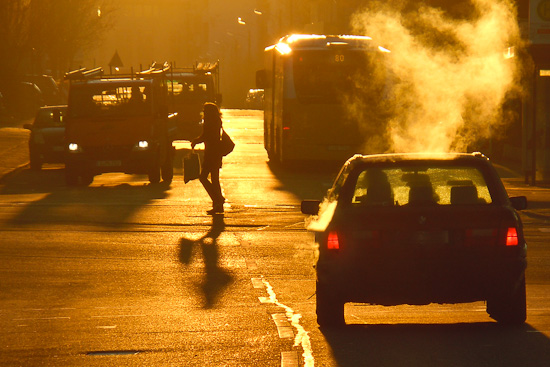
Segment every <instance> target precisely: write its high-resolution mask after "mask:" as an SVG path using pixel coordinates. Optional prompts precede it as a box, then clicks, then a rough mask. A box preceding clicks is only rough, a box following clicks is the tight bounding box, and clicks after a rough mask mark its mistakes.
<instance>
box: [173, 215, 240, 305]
mask: <svg viewBox="0 0 550 367" xmlns="http://www.w3.org/2000/svg"><path fill="white" fill-rule="evenodd" d="M224 230H225V223H224V217H223V214H215V215H213V216H212V227H211V228H210V230H209V231H208V232H207V233H206V234H205V235H204V236H202V237H201V238H200V239H198V240H191V239H188V238H185V237H183V238H181V239H180V253H179V260H180V262H181V263H182V264H184V265H189V264H190V263H191V260H192V258H193V252H194V251H193V249H194V248H195V247H196V246H195V245H197V246H199V247H200V249H201V251H202V256H203V260H204V268H205V272H206V275H205V278H204V280H203V282H202V284H201V290H202V293H203V296H204V308H206V309H209V308H213V307H214V306H215V304H216V301H217V299H218V298H219V296H220V295H221V294H222V292H223V291H224V289H225V288H226V287H227V286H228V285H229V284H230V283H231V282H232V281H233V277H232V276H231V275H230V274H229V273H228V272H227V271H226V270H224V269H223V268H220V267H219V266H218V259H219V253H218V245H217V241H218V237H219V236H220V235H221V234H222V232H223V231H224Z"/></svg>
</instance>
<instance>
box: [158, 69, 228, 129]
mask: <svg viewBox="0 0 550 367" xmlns="http://www.w3.org/2000/svg"><path fill="white" fill-rule="evenodd" d="M219 70H220V66H219V62H216V63H214V64H203V63H197V64H196V65H195V66H193V67H190V68H172V69H171V70H170V72H168V73H167V77H168V79H169V81H168V91H169V101H170V104H169V105H170V112H172V113H173V114H174V120H175V122H176V126H177V137H178V139H180V140H192V139H194V138H196V137H197V136H198V135H200V133H201V130H202V126H201V124H202V115H201V113H202V109H203V105H204V103H205V102H213V103H216V104H217V105H218V106H219V105H220V104H221V99H222V98H221V94H220V92H219V91H220V79H219Z"/></svg>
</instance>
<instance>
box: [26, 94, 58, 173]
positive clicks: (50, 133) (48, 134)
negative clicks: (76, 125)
mask: <svg viewBox="0 0 550 367" xmlns="http://www.w3.org/2000/svg"><path fill="white" fill-rule="evenodd" d="M66 112H67V106H66V105H62V106H47V107H41V108H40V109H39V110H38V112H37V113H36V117H35V119H34V121H33V123H32V124H25V125H24V126H23V127H24V128H25V129H28V130H30V131H31V134H30V137H29V157H30V165H31V169H35V170H40V169H41V168H42V164H44V163H64V162H65V159H64V151H65V122H64V117H65V114H66Z"/></svg>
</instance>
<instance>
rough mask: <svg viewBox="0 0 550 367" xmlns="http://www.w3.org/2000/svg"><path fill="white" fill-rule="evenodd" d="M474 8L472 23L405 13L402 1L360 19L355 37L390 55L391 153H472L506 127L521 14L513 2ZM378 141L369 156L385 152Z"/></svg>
mask: <svg viewBox="0 0 550 367" xmlns="http://www.w3.org/2000/svg"><path fill="white" fill-rule="evenodd" d="M396 2H397V3H399V4H401V5H400V6H397V5H396ZM471 4H472V6H473V8H472V9H473V10H472V11H471V12H470V14H469V16H468V17H467V18H468V19H465V18H466V17H456V16H454V17H451V16H450V15H449V14H448V13H445V12H444V11H442V10H440V9H436V8H432V7H428V6H426V5H421V6H417V7H415V9H411V8H408V9H405V3H404V2H403V1H399V0H396V1H389V2H388V1H383V0H382V1H380V2H373V3H371V4H370V6H368V7H367V8H366V9H364V10H363V11H362V12H361V13H358V14H356V15H355V16H354V18H353V26H354V28H355V30H356V32H358V33H361V34H365V35H368V36H371V37H372V38H373V39H374V42H376V43H378V44H380V45H382V46H384V47H386V48H388V49H390V50H391V53H390V54H388V56H389V65H388V68H389V71H390V72H391V74H393V77H394V80H395V82H394V83H395V84H394V85H393V88H392V91H393V93H392V98H391V99H392V101H393V102H394V103H393V104H392V106H391V110H392V113H391V117H390V118H389V122H387V130H386V131H385V132H384V135H385V136H386V139H387V140H389V142H388V143H386V146H385V147H384V148H383V149H384V150H385V151H394V152H426V151H429V152H448V151H466V149H467V147H468V145H469V144H470V143H471V142H472V141H475V140H477V139H480V138H487V137H489V136H490V135H491V131H492V130H498V125H499V124H503V123H505V122H504V121H502V119H501V114H500V111H501V106H502V104H503V102H504V100H505V98H506V96H507V93H509V92H510V91H512V90H513V89H514V86H515V85H516V84H517V83H516V82H517V73H518V67H517V63H518V61H517V58H510V57H505V52H506V50H507V49H508V48H509V47H511V46H517V45H518V42H519V40H520V37H519V28H518V24H517V20H516V19H517V18H516V13H515V8H514V6H513V5H512V4H511V2H510V1H508V0H471ZM409 5H410V4H409ZM350 109H351V110H354V111H357V110H358V108H357V106H350ZM357 117H358V118H360V119H363V120H364V117H365V116H357ZM378 135H380V134H378ZM372 139H374V140H371V141H369V143H368V144H367V146H370V148H367V149H366V150H370V151H367V153H372V150H377V149H378V150H379V151H378V152H380V149H381V148H380V146H379V145H378V147H377V146H376V142H377V141H379V140H380V136H372Z"/></svg>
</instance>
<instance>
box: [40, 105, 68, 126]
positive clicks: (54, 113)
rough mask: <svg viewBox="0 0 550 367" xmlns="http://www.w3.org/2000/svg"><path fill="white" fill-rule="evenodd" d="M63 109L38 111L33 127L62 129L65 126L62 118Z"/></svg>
mask: <svg viewBox="0 0 550 367" xmlns="http://www.w3.org/2000/svg"><path fill="white" fill-rule="evenodd" d="M64 115H65V110H64V109H42V110H39V111H38V113H37V115H36V120H35V121H34V126H35V127H62V126H65V123H64V121H63V117H64Z"/></svg>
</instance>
